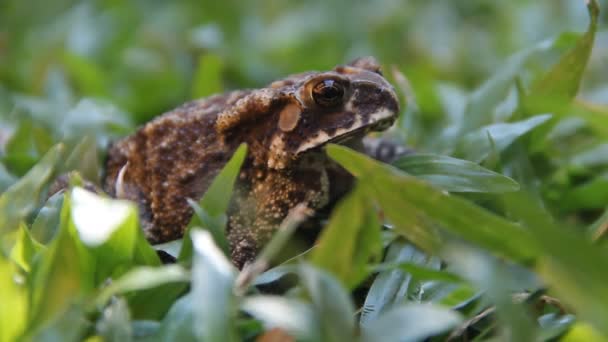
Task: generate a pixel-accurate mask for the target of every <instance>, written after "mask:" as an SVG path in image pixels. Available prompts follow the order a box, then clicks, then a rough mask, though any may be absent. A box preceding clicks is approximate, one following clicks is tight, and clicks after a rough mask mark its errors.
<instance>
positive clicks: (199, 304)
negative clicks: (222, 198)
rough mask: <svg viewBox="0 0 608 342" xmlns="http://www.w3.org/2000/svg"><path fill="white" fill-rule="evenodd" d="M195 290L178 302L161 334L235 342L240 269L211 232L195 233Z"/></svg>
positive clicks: (172, 337) (161, 337) (167, 337)
mask: <svg viewBox="0 0 608 342" xmlns="http://www.w3.org/2000/svg"><path fill="white" fill-rule="evenodd" d="M192 243H193V247H194V252H195V254H194V260H193V265H192V289H191V291H190V292H189V293H188V294H187V295H185V296H183V297H181V298H180V299H178V300H177V301H175V302H174V303H173V306H172V307H171V309H170V310H169V312H168V313H167V315H165V317H164V319H163V321H162V323H161V326H160V328H159V330H158V333H157V338H158V339H159V340H162V341H168V340H171V341H190V340H203V341H235V340H237V336H236V330H235V326H234V321H235V319H234V317H235V315H236V310H237V303H236V300H235V297H234V295H233V293H232V289H233V286H234V280H235V278H236V270H235V268H234V266H232V264H231V263H230V261H229V260H228V259H227V258H226V256H225V255H224V253H223V252H222V251H221V250H220V249H219V247H218V246H217V245H216V244H215V243H214V241H213V237H212V236H211V233H209V232H208V231H204V230H198V229H195V230H192Z"/></svg>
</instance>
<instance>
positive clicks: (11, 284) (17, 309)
mask: <svg viewBox="0 0 608 342" xmlns="http://www.w3.org/2000/svg"><path fill="white" fill-rule="evenodd" d="M24 280H25V279H24V278H23V276H21V275H20V274H19V272H18V270H17V267H15V265H14V264H12V263H11V262H9V261H8V260H6V259H4V257H3V256H2V255H0V302H2V305H0V341H16V340H18V338H19V336H21V334H22V333H23V332H24V329H25V327H26V323H27V317H28V293H27V291H26V288H25V286H24V285H23V282H24Z"/></svg>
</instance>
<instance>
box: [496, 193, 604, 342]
mask: <svg viewBox="0 0 608 342" xmlns="http://www.w3.org/2000/svg"><path fill="white" fill-rule="evenodd" d="M504 196H505V200H504V203H505V206H507V208H508V210H509V212H510V213H511V215H513V216H514V217H516V218H517V219H519V220H521V221H522V222H524V223H525V224H526V226H527V227H529V228H530V232H531V233H532V234H533V237H534V239H535V240H536V241H537V245H538V246H539V248H541V250H542V252H543V253H542V256H541V257H540V258H539V259H538V260H537V263H536V270H537V272H538V274H539V275H540V277H541V278H542V279H543V280H544V281H545V282H546V284H547V285H549V286H550V287H551V289H552V291H554V293H556V294H557V295H558V296H560V300H562V301H563V302H564V303H565V304H567V305H569V306H570V307H572V308H573V309H574V311H575V312H576V313H577V315H578V317H579V319H580V320H581V321H585V322H588V323H589V324H591V325H592V326H593V327H594V328H595V329H597V331H598V332H600V333H602V334H604V335H607V336H608V325H606V317H608V294H607V293H606V290H605V287H604V284H606V283H607V282H608V275H607V274H606V273H605V272H602V271H601V270H603V269H606V268H608V252H607V251H606V250H605V249H603V248H601V247H600V246H597V245H593V244H592V243H591V242H590V241H589V240H587V239H586V238H585V236H584V235H582V234H579V233H576V232H575V231H574V230H572V229H566V228H565V227H560V226H556V225H555V223H553V221H552V220H551V217H550V216H549V215H548V214H547V213H546V211H545V210H544V208H542V207H541V206H540V204H539V203H538V202H537V201H535V200H534V199H533V198H531V197H530V196H528V195H527V194H525V193H512V194H505V195H504ZM564 251H575V252H573V253H565V252H564Z"/></svg>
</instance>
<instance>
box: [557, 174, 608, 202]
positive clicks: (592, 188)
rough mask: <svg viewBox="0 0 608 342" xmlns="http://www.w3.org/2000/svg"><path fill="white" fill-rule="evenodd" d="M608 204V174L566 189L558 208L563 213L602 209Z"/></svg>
mask: <svg viewBox="0 0 608 342" xmlns="http://www.w3.org/2000/svg"><path fill="white" fill-rule="evenodd" d="M606 204H608V172H607V173H604V174H600V175H598V176H597V177H595V178H593V179H591V180H590V181H588V182H585V183H583V184H581V185H579V186H576V187H572V188H570V189H568V190H567V191H566V192H565V193H564V194H563V195H562V196H561V198H560V200H559V202H558V206H559V207H560V208H561V209H562V210H564V211H573V210H581V209H603V208H604V207H606Z"/></svg>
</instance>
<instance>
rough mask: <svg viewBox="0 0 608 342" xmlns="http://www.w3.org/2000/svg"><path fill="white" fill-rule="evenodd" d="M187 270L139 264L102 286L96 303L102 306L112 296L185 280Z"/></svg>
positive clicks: (178, 267)
mask: <svg viewBox="0 0 608 342" xmlns="http://www.w3.org/2000/svg"><path fill="white" fill-rule="evenodd" d="M188 280H190V276H189V274H188V272H187V271H186V270H185V269H184V268H182V267H181V266H179V265H168V266H163V267H149V266H140V267H137V268H133V269H131V270H130V271H129V272H128V273H126V274H124V275H123V276H122V277H120V278H118V279H116V280H114V281H113V282H112V283H111V284H110V285H108V286H106V287H104V288H103V289H102V290H101V292H100V293H99V294H98V295H97V298H96V305H97V306H103V305H104V304H105V303H106V302H107V301H108V300H109V299H110V297H112V296H115V295H117V294H123V293H128V292H132V291H138V290H144V289H150V288H154V287H157V286H159V285H163V284H167V283H173V282H187V281H188Z"/></svg>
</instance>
